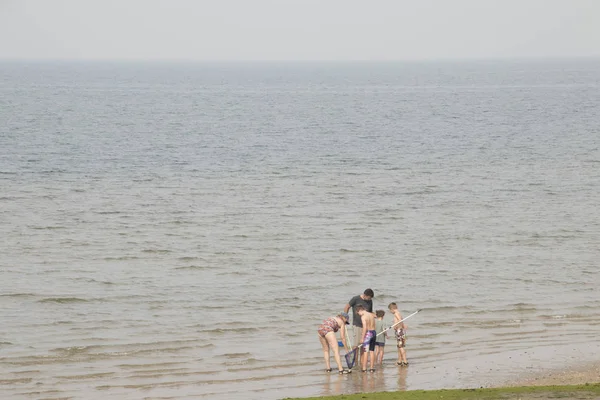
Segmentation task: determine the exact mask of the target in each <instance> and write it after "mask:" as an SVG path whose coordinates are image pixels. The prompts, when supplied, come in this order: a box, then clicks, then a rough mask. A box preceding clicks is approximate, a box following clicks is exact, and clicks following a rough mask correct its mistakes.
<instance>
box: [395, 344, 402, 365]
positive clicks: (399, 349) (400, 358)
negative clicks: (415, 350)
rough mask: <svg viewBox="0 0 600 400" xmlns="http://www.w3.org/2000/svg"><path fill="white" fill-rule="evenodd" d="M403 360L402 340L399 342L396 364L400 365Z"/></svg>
mask: <svg viewBox="0 0 600 400" xmlns="http://www.w3.org/2000/svg"><path fill="white" fill-rule="evenodd" d="M402 362H403V361H402V347H400V342H398V361H396V364H398V365H400V364H401V363H402Z"/></svg>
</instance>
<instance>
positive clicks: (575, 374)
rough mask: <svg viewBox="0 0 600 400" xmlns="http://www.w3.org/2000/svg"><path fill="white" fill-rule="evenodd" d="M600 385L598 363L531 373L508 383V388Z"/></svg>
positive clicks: (599, 362)
mask: <svg viewBox="0 0 600 400" xmlns="http://www.w3.org/2000/svg"><path fill="white" fill-rule="evenodd" d="M586 383H600V361H598V362H595V363H589V364H584V365H582V366H579V367H577V366H576V367H567V368H562V369H561V368H557V369H556V370H551V371H545V372H542V373H532V374H531V375H529V376H523V377H522V378H521V379H519V380H516V381H514V382H510V383H509V384H508V385H509V386H548V385H582V384H586Z"/></svg>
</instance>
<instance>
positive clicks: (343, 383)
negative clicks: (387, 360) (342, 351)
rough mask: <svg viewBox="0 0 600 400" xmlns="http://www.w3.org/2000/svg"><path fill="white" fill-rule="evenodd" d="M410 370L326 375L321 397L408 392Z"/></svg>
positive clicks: (397, 367) (357, 370)
mask: <svg viewBox="0 0 600 400" xmlns="http://www.w3.org/2000/svg"><path fill="white" fill-rule="evenodd" d="M407 376H408V368H406V367H400V366H396V365H394V367H387V368H385V367H379V368H378V369H376V370H375V372H360V369H355V370H353V372H352V373H351V374H349V375H338V374H336V373H331V374H326V375H325V376H324V379H323V390H322V392H321V394H320V395H321V396H335V395H340V394H348V393H367V392H386V391H403V390H407V384H406V380H407V379H406V378H407Z"/></svg>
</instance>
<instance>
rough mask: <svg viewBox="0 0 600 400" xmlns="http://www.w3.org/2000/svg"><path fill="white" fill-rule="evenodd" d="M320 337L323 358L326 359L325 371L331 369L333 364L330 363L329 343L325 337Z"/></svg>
mask: <svg viewBox="0 0 600 400" xmlns="http://www.w3.org/2000/svg"><path fill="white" fill-rule="evenodd" d="M330 333H331V332H330ZM318 336H319V342H321V346H323V358H324V359H325V369H331V364H330V363H329V343H327V340H325V338H324V337H323V336H321V335H318Z"/></svg>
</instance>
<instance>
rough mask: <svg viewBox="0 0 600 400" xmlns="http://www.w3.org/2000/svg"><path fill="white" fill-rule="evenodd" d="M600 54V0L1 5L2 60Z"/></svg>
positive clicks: (40, 1) (30, 0)
mask: <svg viewBox="0 0 600 400" xmlns="http://www.w3.org/2000/svg"><path fill="white" fill-rule="evenodd" d="M546 56H596V57H597V56H600V0H411V1H405V0H212V1H208V0H0V58H5V59H6V58H9V59H20V58H27V59H31V58H36V59H48V58H50V59H65V58H66V59H188V60H405V59H446V58H451V59H457V58H488V57H546Z"/></svg>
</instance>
